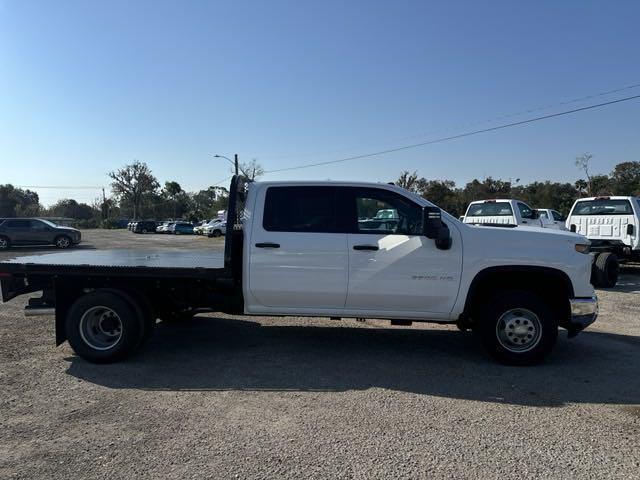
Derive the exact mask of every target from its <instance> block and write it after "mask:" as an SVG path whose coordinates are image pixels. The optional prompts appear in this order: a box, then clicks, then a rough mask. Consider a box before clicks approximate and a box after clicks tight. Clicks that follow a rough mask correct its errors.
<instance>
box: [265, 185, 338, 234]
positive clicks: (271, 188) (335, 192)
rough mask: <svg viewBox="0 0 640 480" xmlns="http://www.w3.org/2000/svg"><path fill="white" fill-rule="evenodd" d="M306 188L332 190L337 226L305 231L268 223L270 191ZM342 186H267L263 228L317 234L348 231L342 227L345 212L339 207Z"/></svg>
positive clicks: (274, 230) (278, 231)
mask: <svg viewBox="0 0 640 480" xmlns="http://www.w3.org/2000/svg"><path fill="white" fill-rule="evenodd" d="M304 188H318V189H320V188H324V189H327V190H332V193H333V196H332V200H331V201H332V202H333V213H334V218H335V225H334V226H335V228H333V229H331V230H322V231H319V230H313V231H305V230H293V229H274V228H271V227H270V226H268V225H267V205H268V204H269V202H268V199H269V193H270V191H275V190H284V189H292V190H293V189H304ZM340 188H341V187H338V186H333V185H272V186H269V187H267V189H266V190H265V193H264V202H263V207H262V229H263V230H264V231H265V232H272V233H315V234H336V233H338V234H344V233H348V232H347V229H346V228H341V225H343V226H344V225H345V224H344V219H345V215H344V212H343V211H342V210H341V209H340V208H339V205H340V202H339V201H338V198H339V197H340Z"/></svg>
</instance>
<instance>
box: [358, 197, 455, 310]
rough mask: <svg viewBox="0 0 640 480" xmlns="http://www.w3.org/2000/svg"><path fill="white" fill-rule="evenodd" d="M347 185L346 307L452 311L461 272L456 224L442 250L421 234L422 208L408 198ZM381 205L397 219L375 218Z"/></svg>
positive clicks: (382, 208) (380, 209) (381, 208)
mask: <svg viewBox="0 0 640 480" xmlns="http://www.w3.org/2000/svg"><path fill="white" fill-rule="evenodd" d="M349 190H350V192H351V196H350V202H349V209H350V214H351V219H352V229H351V233H349V238H348V249H349V291H348V294H347V303H346V310H348V311H350V310H357V311H362V312H363V315H364V314H366V312H367V311H368V312H370V313H369V314H370V315H375V314H376V313H377V312H379V313H380V314H387V315H389V316H400V317H401V316H402V315H405V314H406V315H407V316H408V317H410V316H413V317H415V316H418V315H419V314H420V313H424V314H425V315H428V314H431V315H435V316H438V315H442V316H445V315H446V314H448V313H449V312H450V311H451V310H452V308H453V305H454V303H455V300H456V298H457V295H458V287H459V284H460V275H461V272H462V242H461V238H460V233H459V231H458V229H457V228H455V227H453V228H451V226H450V230H451V235H452V240H453V242H452V246H451V248H450V249H448V250H439V249H438V248H436V245H435V242H434V241H433V240H431V239H429V238H427V237H425V236H424V235H423V234H422V207H421V206H420V205H418V204H416V203H414V202H413V201H412V200H411V199H410V198H408V197H404V196H402V195H400V194H399V193H396V192H393V191H390V190H385V189H376V188H350V189H349ZM382 210H384V211H389V210H391V211H393V212H394V213H395V214H394V215H393V217H394V218H392V219H379V218H377V215H376V214H377V212H379V211H382ZM409 312H413V313H414V314H413V315H411V314H410V313H409Z"/></svg>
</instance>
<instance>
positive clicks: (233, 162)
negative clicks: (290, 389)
mask: <svg viewBox="0 0 640 480" xmlns="http://www.w3.org/2000/svg"><path fill="white" fill-rule="evenodd" d="M209 155H211V156H212V157H213V158H224V159H225V160H226V161H227V162H229V163H230V164H231V165H233V166H234V168H235V172H236V175H238V174H239V172H240V163H239V162H238V154H237V153H236V154H235V155H234V156H233V160H231V159H230V158H229V157H225V156H224V155H218V154H215V155H213V154H211V153H210V154H209Z"/></svg>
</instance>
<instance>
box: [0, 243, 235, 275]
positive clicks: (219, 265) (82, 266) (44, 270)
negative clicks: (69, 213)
mask: <svg viewBox="0 0 640 480" xmlns="http://www.w3.org/2000/svg"><path fill="white" fill-rule="evenodd" d="M0 264H1V265H2V271H3V272H8V273H15V274H20V273H24V274H54V275H55V274H61V275H86V274H91V275H109V274H112V273H115V274H117V275H145V276H149V275H151V276H155V275H159V276H166V275H170V276H178V277H203V276H205V277H210V276H219V275H223V274H224V272H225V269H224V253H223V252H221V251H212V250H188V251H179V250H177V251H167V250H125V249H113V250H77V251H72V252H61V253H46V254H39V255H27V256H21V257H17V258H12V259H9V260H4V261H0Z"/></svg>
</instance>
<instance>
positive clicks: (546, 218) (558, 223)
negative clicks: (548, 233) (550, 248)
mask: <svg viewBox="0 0 640 480" xmlns="http://www.w3.org/2000/svg"><path fill="white" fill-rule="evenodd" d="M536 211H537V212H538V216H539V218H540V221H541V222H542V226H543V227H544V228H554V229H556V230H568V228H567V227H566V221H567V218H566V217H565V216H563V215H562V214H561V213H560V212H558V211H557V210H553V209H552V208H537V209H536Z"/></svg>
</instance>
